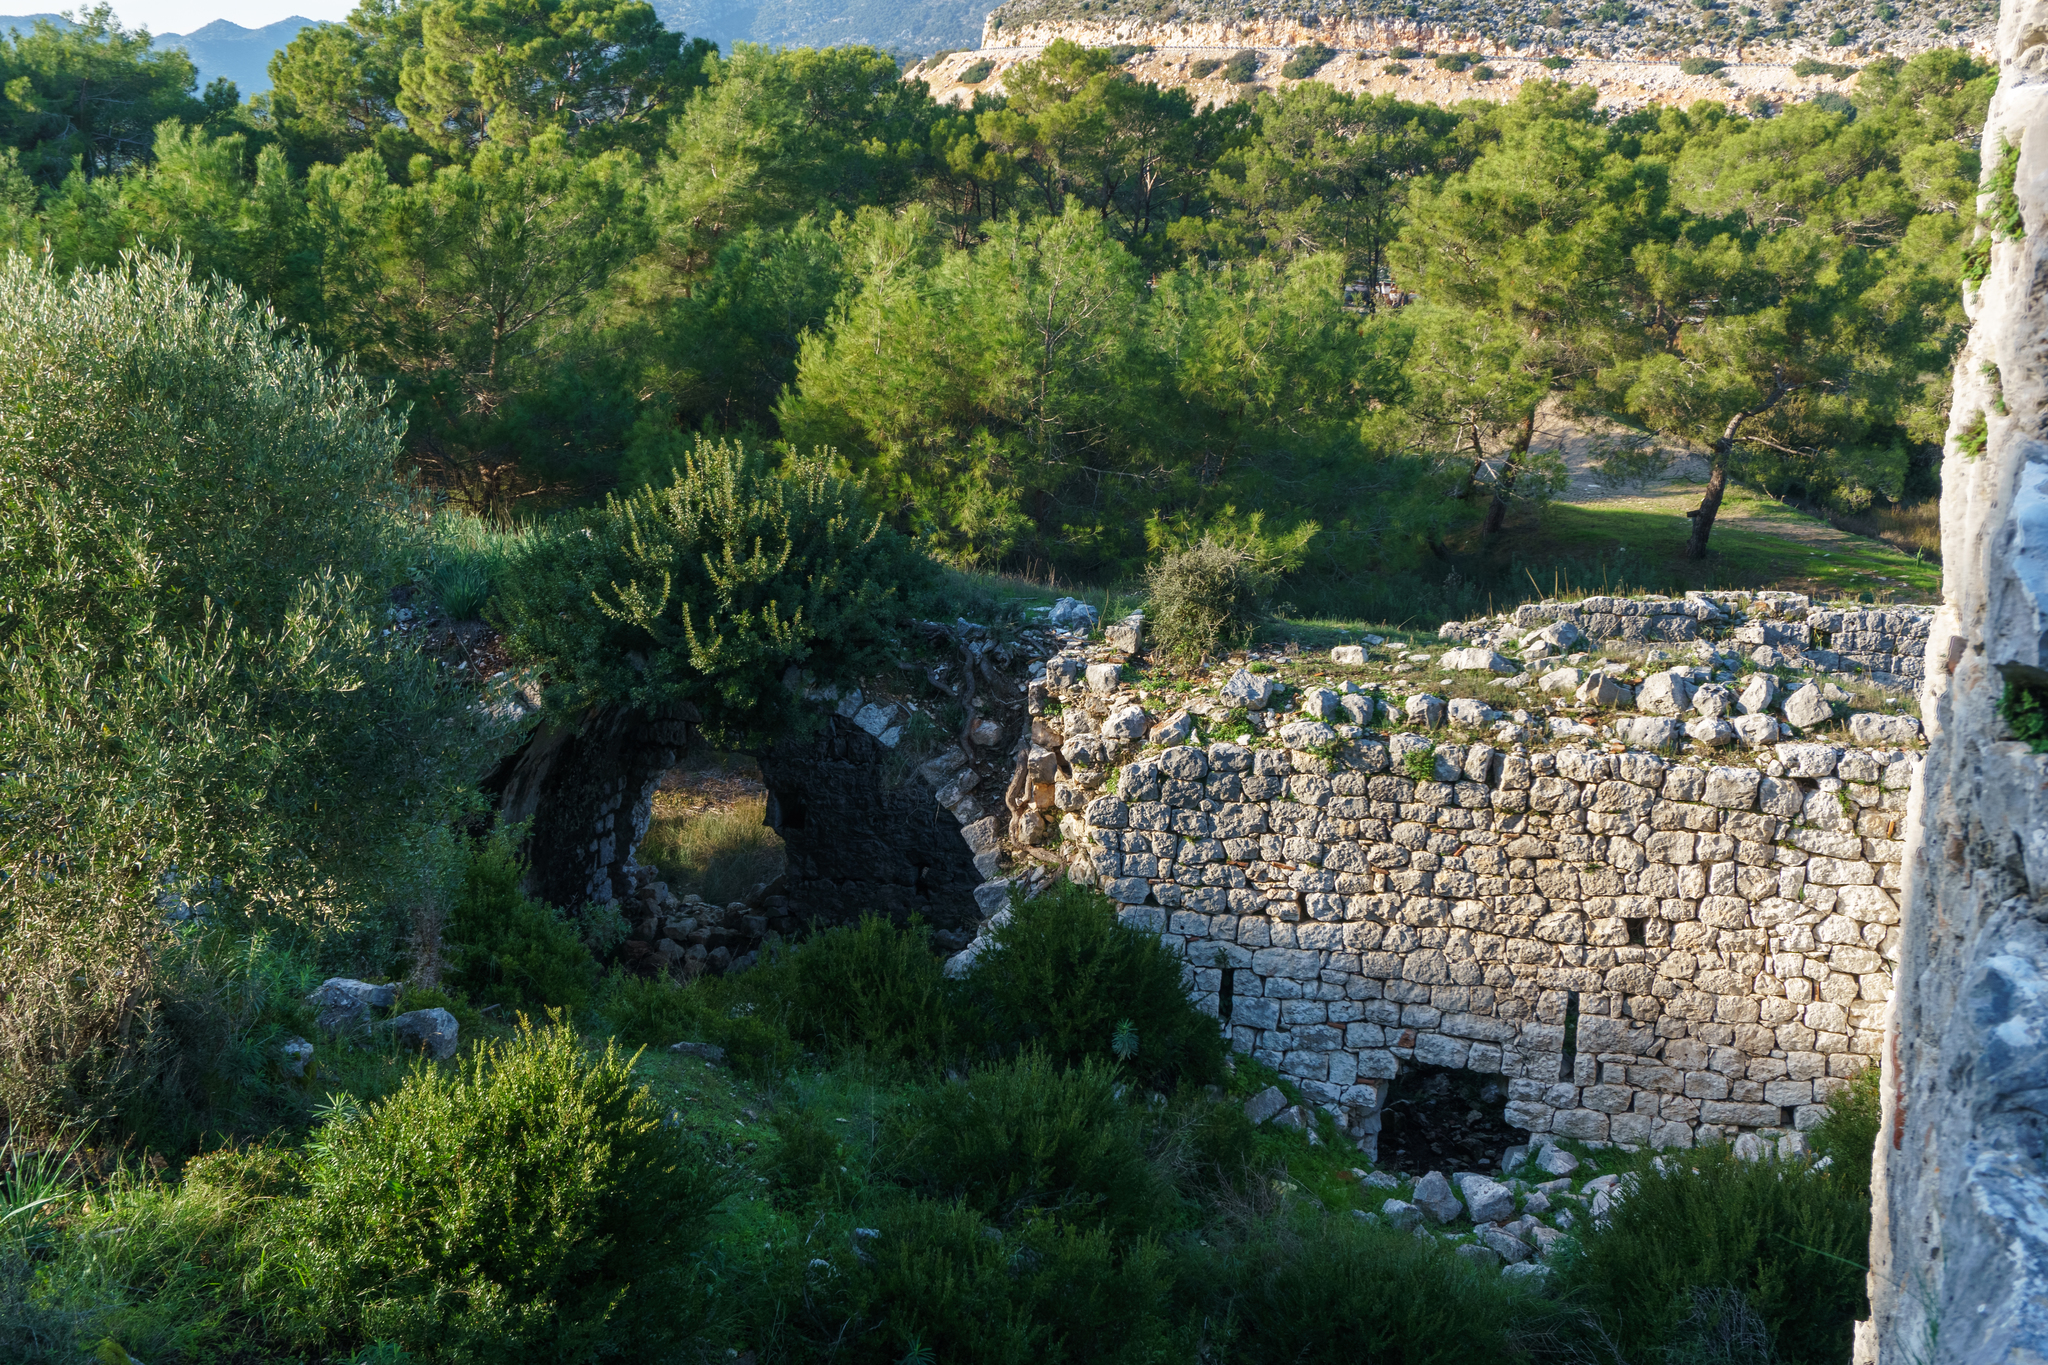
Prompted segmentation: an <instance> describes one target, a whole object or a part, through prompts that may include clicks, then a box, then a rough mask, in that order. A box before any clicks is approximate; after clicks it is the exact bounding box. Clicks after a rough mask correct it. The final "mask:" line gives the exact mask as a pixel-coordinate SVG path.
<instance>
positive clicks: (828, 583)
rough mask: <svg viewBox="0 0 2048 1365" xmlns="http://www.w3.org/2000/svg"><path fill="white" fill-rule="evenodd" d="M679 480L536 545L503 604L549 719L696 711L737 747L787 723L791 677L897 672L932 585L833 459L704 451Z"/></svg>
mask: <svg viewBox="0 0 2048 1365" xmlns="http://www.w3.org/2000/svg"><path fill="white" fill-rule="evenodd" d="M673 469H674V478H673V481H672V482H669V483H666V484H660V485H649V486H647V487H644V488H641V489H639V490H637V491H635V492H634V493H632V494H630V495H628V496H625V497H616V496H614V497H611V498H608V499H607V500H606V502H605V504H604V506H603V507H601V508H597V509H594V510H592V511H589V512H586V513H583V514H581V515H580V516H578V517H576V518H574V519H572V521H570V522H565V523H563V524H561V525H559V526H557V527H556V528H554V529H553V530H552V532H551V533H550V534H548V535H545V536H541V537H538V538H537V539H536V541H535V542H534V544H533V545H532V546H531V547H530V548H529V549H527V550H526V551H525V552H523V553H522V554H521V555H520V556H519V557H518V559H517V560H516V562H515V563H514V565H513V568H512V570H511V572H510V574H509V575H508V578H507V581H506V583H505V584H504V586H503V587H502V588H501V589H500V591H499V594H498V597H497V599H496V601H497V606H496V608H495V610H496V611H498V612H499V614H500V615H501V617H502V619H503V623H504V625H505V628H506V631H507V643H508V645H509V646H510V648H511V649H512V651H513V652H514V654H515V655H517V656H520V657H523V658H527V659H532V660H534V661H536V662H539V663H542V664H544V665H545V666H546V667H547V668H548V669H549V671H550V672H551V674H552V676H553V679H554V681H553V683H552V684H551V685H550V686H549V688H548V689H547V693H546V697H547V702H548V705H549V706H550V707H553V708H558V709H562V710H565V711H575V710H579V709H581V708H582V707H585V706H588V705H591V704H603V703H618V704H623V705H629V706H634V707H638V708H641V709H643V710H647V711H650V712H667V711H671V710H675V709H680V708H686V707H687V708H694V709H695V710H696V712H697V714H698V716H699V717H700V718H701V720H702V721H703V723H704V724H705V726H706V727H707V728H708V729H710V730H711V731H712V732H714V733H717V734H722V735H725V736H727V737H730V738H732V739H734V740H738V739H743V738H745V737H748V736H754V737H759V736H765V735H770V734H774V733H777V732H779V731H780V729H781V728H782V727H784V726H785V725H787V724H788V723H789V722H790V721H792V720H793V719H795V718H796V716H797V715H798V714H799V711H800V709H801V706H802V695H801V689H797V690H794V691H793V690H791V689H790V688H789V687H787V686H785V685H784V684H783V674H784V673H785V671H786V670H788V669H789V668H790V667H791V666H792V665H800V666H804V667H809V668H815V669H816V670H818V671H819V672H820V673H821V674H825V675H829V676H832V677H844V676H850V675H856V674H860V673H863V672H866V671H870V670H872V669H875V668H879V667H881V666H883V665H884V664H885V663H888V662H891V661H893V660H894V658H895V653H896V651H897V649H898V647H899V644H900V641H901V638H902V631H901V629H900V627H901V625H902V623H903V621H904V619H905V618H906V617H907V615H908V614H909V613H910V608H909V607H908V606H907V605H906V603H907V600H908V597H909V596H910V595H912V594H913V593H914V592H922V591H924V590H925V589H927V588H928V587H929V586H930V585H931V584H932V583H933V582H935V567H934V566H933V565H932V563H931V562H930V561H929V560H927V559H925V558H924V557H923V556H922V555H920V554H918V553H917V552H916V551H915V550H914V549H912V548H911V546H910V544H909V542H908V541H906V540H904V538H903V537H901V536H900V535H898V534H896V533H895V532H894V531H891V530H890V529H888V528H887V527H886V526H884V525H883V524H882V523H881V522H880V520H879V519H878V518H877V517H875V516H872V515H870V514H869V513H868V512H867V511H866V510H865V508H864V507H863V505H862V499H861V494H860V490H859V488H858V487H857V486H856V485H854V484H851V483H848V482H847V481H845V480H843V479H840V478H838V477H836V476H835V475H834V474H833V473H832V472H831V461H830V459H829V456H827V455H824V454H821V455H819V456H817V457H816V458H797V457H794V456H792V457H790V458H788V459H786V460H785V461H784V462H783V464H782V466H781V468H780V469H771V468H770V467H769V466H768V464H767V462H766V461H765V460H764V459H763V458H762V457H761V456H760V455H758V454H755V453H753V452H750V451H748V450H746V449H744V448H743V447H742V446H740V445H738V444H736V443H731V442H724V441H719V442H712V441H705V440H701V439H699V440H698V441H697V443H696V444H695V445H694V447H689V448H678V449H676V450H675V451H674V464H673Z"/></svg>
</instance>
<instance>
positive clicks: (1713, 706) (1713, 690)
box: [1692, 683, 1735, 717]
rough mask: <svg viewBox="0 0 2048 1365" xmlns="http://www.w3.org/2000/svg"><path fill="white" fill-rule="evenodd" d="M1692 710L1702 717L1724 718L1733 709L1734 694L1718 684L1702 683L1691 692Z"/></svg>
mask: <svg viewBox="0 0 2048 1365" xmlns="http://www.w3.org/2000/svg"><path fill="white" fill-rule="evenodd" d="M1692 709H1693V710H1695V711H1697V712H1699V713H1700V714H1701V715H1702V716H1709V717H1720V716H1725V715H1727V714H1728V713H1729V712H1731V711H1733V710H1734V709H1735V694H1734V693H1733V692H1731V691H1729V690H1728V689H1727V688H1726V687H1724V686H1722V685H1721V684H1720V683H1702V684H1700V685H1699V686H1698V687H1695V688H1694V689H1693V690H1692Z"/></svg>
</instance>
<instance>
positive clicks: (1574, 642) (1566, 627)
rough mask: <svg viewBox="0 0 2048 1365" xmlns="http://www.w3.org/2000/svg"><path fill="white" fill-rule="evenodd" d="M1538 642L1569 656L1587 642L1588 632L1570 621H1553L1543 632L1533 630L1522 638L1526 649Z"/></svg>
mask: <svg viewBox="0 0 2048 1365" xmlns="http://www.w3.org/2000/svg"><path fill="white" fill-rule="evenodd" d="M1537 641H1541V642H1542V643H1544V644H1546V645H1549V646H1550V647H1551V648H1553V649H1555V650H1557V651H1558V652H1559V653H1560V654H1569V653H1571V652H1572V651H1573V650H1574V649H1576V648H1578V647H1579V646H1580V645H1582V644H1584V643H1585V642H1586V632H1584V631H1583V630H1580V629H1579V628H1578V627H1577V626H1575V625H1573V624H1572V623H1571V622H1570V621H1552V622H1551V623H1550V624H1549V625H1547V626H1545V627H1543V628H1542V629H1541V630H1532V631H1530V632H1529V633H1528V634H1527V635H1524V636H1523V637H1522V644H1523V647H1524V648H1526V647H1527V646H1529V645H1530V644H1533V643H1535V642H1537Z"/></svg>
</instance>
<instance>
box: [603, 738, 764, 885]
mask: <svg viewBox="0 0 2048 1365" xmlns="http://www.w3.org/2000/svg"><path fill="white" fill-rule="evenodd" d="M768 800H769V797H768V786H767V784H766V783H765V782H763V781H762V780H761V765H760V764H759V763H757V762H755V761H754V760H753V759H752V758H749V757H748V756H746V755H745V754H724V753H717V752H715V751H701V752H692V753H690V754H688V755H686V756H685V761H684V762H683V763H682V764H680V765H678V766H677V767H674V768H671V769H669V770H668V771H667V772H666V773H663V774H662V777H661V781H660V782H659V783H657V784H656V786H655V789H654V802H653V808H652V809H651V810H650V812H649V814H648V820H647V833H646V835H645V836H644V837H643V838H642V839H641V841H640V846H639V848H638V849H637V850H636V851H635V857H636V858H637V859H638V861H639V862H640V863H641V864H643V865H644V866H647V867H652V868H654V869H655V871H656V873H657V874H658V875H659V876H660V877H661V879H662V880H663V881H665V882H667V883H668V888H669V890H670V891H671V892H673V893H674V894H675V895H676V896H678V897H682V896H689V895H696V896H701V897H703V899H704V900H705V901H706V902H707V903H709V904H712V905H729V904H731V903H732V902H734V901H740V900H746V899H748V898H749V897H755V896H760V895H765V894H768V893H767V892H765V891H763V890H762V889H761V888H764V887H773V886H774V885H775V883H776V882H777V881H778V880H779V879H780V878H781V876H782V874H783V871H784V869H785V868H786V867H787V865H788V853H787V850H786V849H785V848H784V846H783V842H782V836H781V835H780V834H779V833H777V832H776V830H775V828H774V827H773V826H772V825H771V824H770V822H769V813H768ZM788 818H789V813H788V811H787V809H785V810H784V812H783V819H784V821H785V822H787V821H788Z"/></svg>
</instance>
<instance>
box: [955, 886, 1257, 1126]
mask: <svg viewBox="0 0 2048 1365" xmlns="http://www.w3.org/2000/svg"><path fill="white" fill-rule="evenodd" d="M1010 915H1011V918H1010V922H1009V923H1008V924H1005V925H1004V926H1002V927H1001V928H1000V929H998V930H996V933H995V944H994V947H993V948H992V949H990V950H988V951H985V952H983V953H981V954H980V955H979V956H978V957H977V958H976V960H975V964H974V968H973V970H972V971H971V972H970V973H969V975H968V978H967V989H966V997H967V998H966V1004H965V1006H964V1010H965V1011H966V1018H967V1019H969V1020H972V1021H973V1022H974V1024H975V1026H976V1027H977V1028H978V1029H980V1031H981V1038H982V1040H983V1041H984V1042H985V1043H986V1044H988V1045H989V1046H991V1047H994V1048H996V1049H998V1050H1002V1051H1010V1052H1014V1051H1018V1050H1021V1049H1024V1048H1033V1049H1037V1050H1039V1051H1041V1052H1043V1053H1044V1054H1045V1056H1047V1057H1048V1058H1050V1059H1051V1060H1052V1061H1054V1062H1056V1063H1058V1064H1060V1065H1063V1066H1078V1065H1080V1064H1081V1063H1082V1062H1084V1061H1086V1060H1088V1059H1090V1058H1094V1059H1097V1060H1100V1061H1105V1062H1107V1061H1112V1060H1114V1061H1116V1062H1117V1064H1118V1065H1119V1066H1120V1067H1121V1068H1123V1069H1124V1070H1125V1072H1126V1074H1129V1075H1131V1076H1133V1077H1135V1078H1137V1079H1139V1080H1140V1081H1142V1082H1143V1083H1144V1084H1146V1085H1150V1086H1156V1087H1159V1088H1162V1089H1168V1090H1170V1089H1172V1088H1173V1086H1174V1085H1175V1084H1176V1083H1179V1082H1187V1083H1192V1084H1196V1085H1201V1084H1207V1083H1210V1082H1213V1081H1215V1080H1217V1079H1219V1078H1220V1077H1221V1076H1222V1074H1223V1058H1224V1055H1225V1053H1226V1051H1227V1049H1226V1047H1225V1044H1224V1042H1223V1038H1222V1034H1221V1030H1220V1028H1219V1026H1218V1024H1217V1022H1216V1020H1215V1019H1213V1018H1211V1017H1210V1016H1209V1015H1207V1014H1204V1013H1203V1012H1202V1011H1201V1010H1199V1009H1197V1008H1196V1007H1195V1003H1194V1001H1192V1000H1191V999H1189V998H1188V993H1187V989H1186V987H1185V986H1184V985H1183V984H1182V977H1181V972H1182V964H1181V962H1180V960H1179V959H1178V958H1176V957H1175V956H1174V954H1173V953H1172V951H1171V950H1169V949H1168V948H1167V947H1166V946H1165V945H1164V944H1162V943H1160V941H1159V936H1158V935H1157V934H1155V933H1150V932H1147V931H1146V930H1143V929H1138V928H1134V927H1132V926H1130V925H1127V924H1122V923H1119V922H1118V920H1117V917H1116V910H1115V908H1114V907H1113V906H1112V905H1111V904H1110V902H1109V899H1108V898H1107V897H1105V896H1104V895H1103V894H1102V893H1101V892H1099V891H1095V890H1092V889H1090V888H1088V887H1084V886H1078V885H1076V884H1074V883H1073V882H1069V881H1065V880H1062V881H1058V882H1055V883H1054V884H1053V885H1052V886H1051V887H1049V888H1047V889H1046V890H1045V891H1044V892H1042V893H1041V894H1040V895H1038V896H1037V897H1035V898H1034V899H1031V900H1022V901H1018V902H1016V903H1014V904H1013V905H1012V906H1011V908H1010ZM1120 1033H1122V1034H1124V1035H1125V1037H1124V1039H1123V1042H1122V1045H1119V1037H1118V1035H1119V1034H1120Z"/></svg>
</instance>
